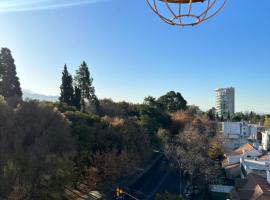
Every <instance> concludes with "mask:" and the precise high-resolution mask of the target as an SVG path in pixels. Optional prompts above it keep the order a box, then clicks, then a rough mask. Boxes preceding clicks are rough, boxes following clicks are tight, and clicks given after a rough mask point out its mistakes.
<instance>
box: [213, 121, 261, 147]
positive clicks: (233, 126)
mask: <svg viewBox="0 0 270 200" xmlns="http://www.w3.org/2000/svg"><path fill="white" fill-rule="evenodd" d="M218 130H219V132H220V133H221V134H222V135H223V136H224V139H225V142H224V148H225V150H227V151H230V150H233V149H235V148H238V147H240V146H241V145H243V144H246V143H247V142H248V139H253V140H254V139H257V133H258V125H254V124H248V123H246V122H220V123H219V124H218Z"/></svg>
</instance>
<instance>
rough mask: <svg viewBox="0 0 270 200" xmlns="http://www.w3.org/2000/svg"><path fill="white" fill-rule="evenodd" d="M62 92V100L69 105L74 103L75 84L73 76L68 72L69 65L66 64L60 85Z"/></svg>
mask: <svg viewBox="0 0 270 200" xmlns="http://www.w3.org/2000/svg"><path fill="white" fill-rule="evenodd" d="M60 89H61V94H60V97H59V100H60V102H62V103H66V104H67V105H69V106H72V105H73V92H74V89H73V86H72V76H71V75H70V74H69V73H68V70H67V65H65V66H64V70H63V73H62V84H61V86H60Z"/></svg>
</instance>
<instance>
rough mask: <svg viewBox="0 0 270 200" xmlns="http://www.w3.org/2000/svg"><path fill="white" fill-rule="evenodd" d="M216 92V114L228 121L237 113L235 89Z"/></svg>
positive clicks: (223, 89) (217, 90)
mask: <svg viewBox="0 0 270 200" xmlns="http://www.w3.org/2000/svg"><path fill="white" fill-rule="evenodd" d="M215 92H216V112H217V115H218V116H219V117H223V118H224V119H227V118H228V117H229V116H232V115H233V114H234V112H235V89H234V88H233V87H230V88H219V89H216V90H215Z"/></svg>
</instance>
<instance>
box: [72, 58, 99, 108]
mask: <svg viewBox="0 0 270 200" xmlns="http://www.w3.org/2000/svg"><path fill="white" fill-rule="evenodd" d="M75 81H76V86H77V87H78V88H79V89H80V91H81V109H82V111H83V112H85V107H86V104H85V100H88V101H89V103H90V104H93V105H94V106H98V103H97V101H98V99H97V97H96V95H95V88H94V86H93V78H92V77H91V75H90V72H89V69H88V66H87V64H86V62H85V61H83V63H82V64H81V65H80V67H79V69H78V70H77V71H76V76H75Z"/></svg>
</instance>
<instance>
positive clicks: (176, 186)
mask: <svg viewBox="0 0 270 200" xmlns="http://www.w3.org/2000/svg"><path fill="white" fill-rule="evenodd" d="M185 185H186V180H184V179H182V191H184V188H185ZM130 190H131V193H132V194H134V196H136V197H137V198H138V199H140V200H141V199H144V200H154V199H155V196H156V194H157V193H164V192H169V193H173V194H179V191H180V180H179V176H178V175H177V174H176V173H175V172H174V171H173V170H171V169H170V167H169V162H168V161H167V160H166V159H165V158H163V159H161V160H160V161H159V162H158V163H157V164H156V165H155V166H154V167H153V168H152V169H151V170H149V172H148V173H146V174H145V175H144V176H143V177H142V178H141V179H139V180H138V181H137V182H136V183H135V184H133V185H132V186H131V187H130ZM197 199H198V200H200V199H202V198H200V197H197V198H196V200H197Z"/></svg>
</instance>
